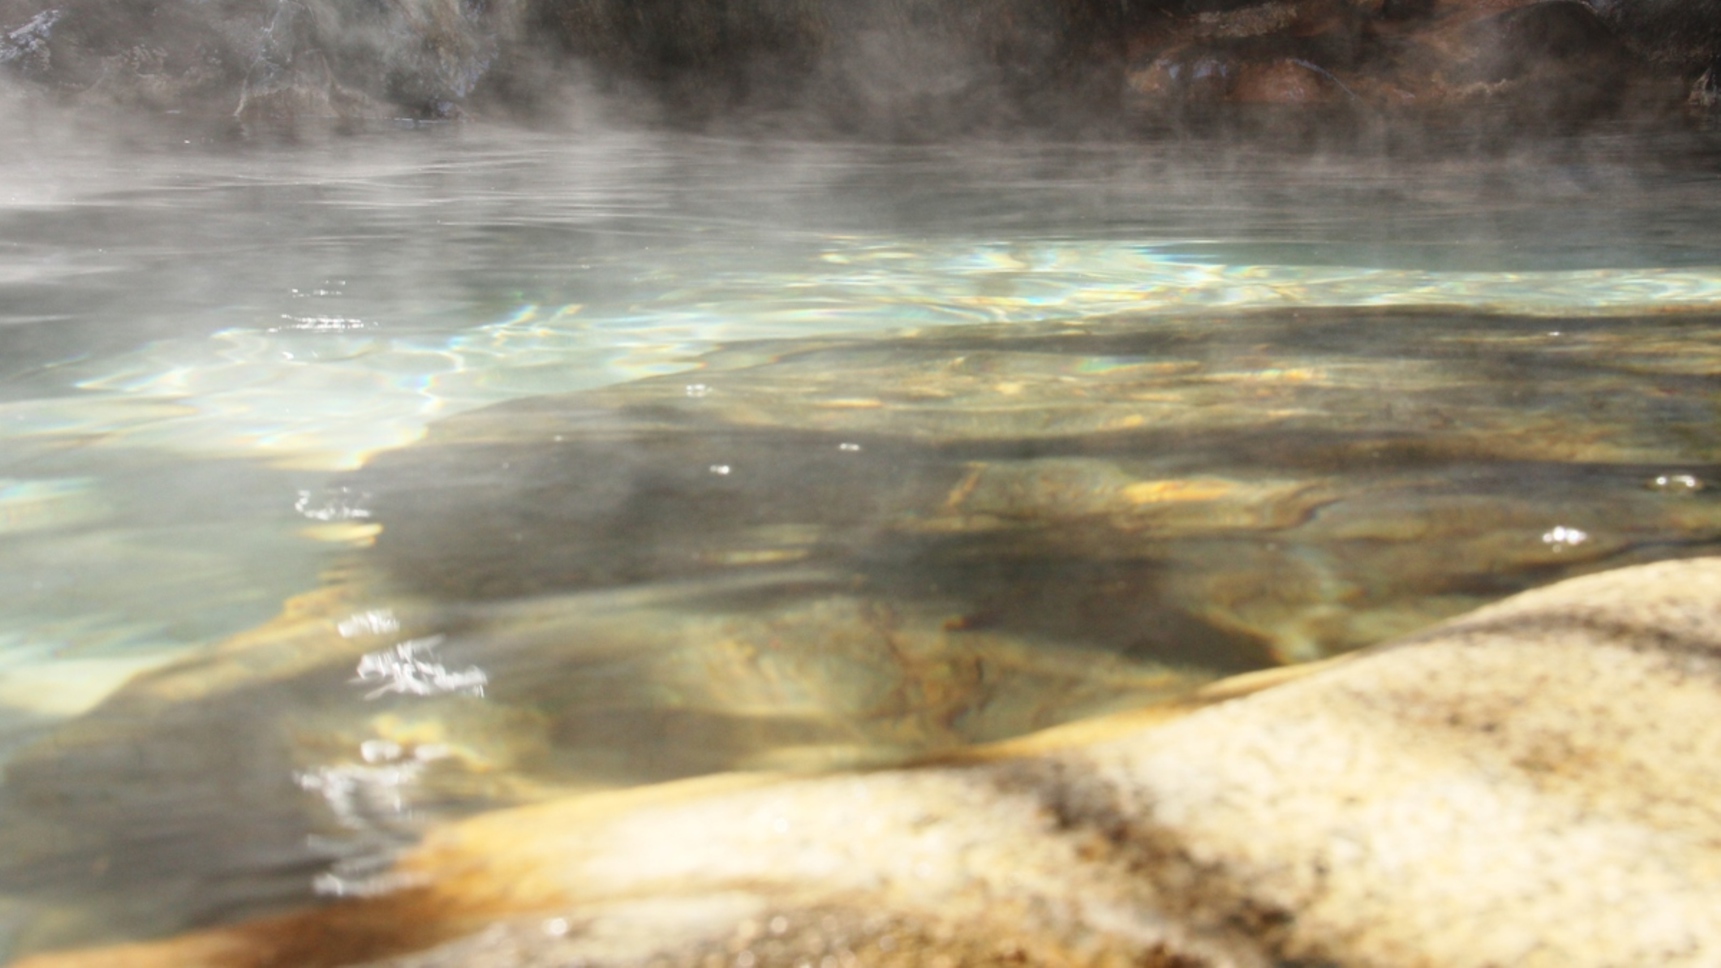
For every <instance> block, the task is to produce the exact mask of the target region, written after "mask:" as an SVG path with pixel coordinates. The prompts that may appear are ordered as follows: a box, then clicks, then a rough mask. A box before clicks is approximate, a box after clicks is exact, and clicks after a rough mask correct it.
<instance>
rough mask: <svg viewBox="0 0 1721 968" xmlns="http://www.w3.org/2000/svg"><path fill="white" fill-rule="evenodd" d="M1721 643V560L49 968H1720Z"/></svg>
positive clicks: (412, 862)
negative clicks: (374, 894) (1277, 672)
mask: <svg viewBox="0 0 1721 968" xmlns="http://www.w3.org/2000/svg"><path fill="white" fill-rule="evenodd" d="M1718 628H1721V560H1717V559H1698V560H1691V561H1684V562H1668V563H1662V564H1655V565H1647V566H1641V567H1636V568H1630V569H1624V570H1621V571H1616V572H1609V573H1603V574H1600V575H1594V576H1589V577H1586V578H1581V579H1575V580H1573V581H1570V582H1566V583H1563V584H1559V585H1555V586H1552V587H1549V588H1546V589H1542V590H1539V591H1535V592H1530V593H1527V594H1525V595H1522V596H1520V597H1518V598H1515V599H1511V600H1508V601H1506V602H1503V603H1501V604H1499V605H1496V606H1492V607H1489V608H1485V609H1482V610H1480V611H1478V612H1476V613H1474V614H1472V615H1469V616H1466V617H1464V618H1461V619H1459V620H1457V621H1454V622H1451V623H1448V624H1446V625H1443V626H1439V627H1437V628H1435V629H1432V630H1430V631H1428V632H1426V633H1423V634H1421V635H1418V636H1414V637H1412V638H1409V639H1406V640H1403V641H1401V642H1398V643H1395V644H1392V645H1389V646H1386V647H1383V648H1380V649H1376V650H1373V651H1371V652H1368V653H1364V654H1361V655H1359V656H1356V657H1354V658H1350V659H1347V660H1343V661H1341V662H1338V663H1337V664H1333V665H1330V666H1328V667H1325V668H1317V669H1315V670H1313V671H1310V672H1308V673H1307V674H1306V675H1302V676H1300V677H1297V676H1292V677H1289V678H1290V681H1284V682H1281V683H1279V684H1277V685H1275V684H1273V683H1272V682H1271V681H1266V682H1259V681H1247V680H1245V681H1239V682H1237V683H1235V684H1229V683H1227V684H1221V685H1220V686H1218V687H1214V688H1212V689H1209V690H1208V691H1207V692H1206V693H1205V694H1203V696H1202V697H1201V698H1200V699H1199V700H1197V701H1195V702H1194V703H1192V704H1191V705H1190V707H1188V708H1187V711H1186V712H1185V713H1184V714H1183V715H1181V716H1175V715H1173V716H1167V714H1165V713H1163V712H1161V713H1158V714H1146V715H1144V714H1139V713H1138V714H1125V715H1123V716H1120V717H1114V718H1112V719H1109V720H1099V721H1095V722H1090V723H1085V724H1080V725H1077V726H1072V727H1066V728H1064V729H1062V730H1058V731H1054V732H1052V733H1049V734H1045V735H1042V736H1039V737H1034V738H1031V739H1029V740H1024V741H1019V742H1016V743H1013V744H1006V745H1004V746H1001V747H995V748H991V749H983V750H980V751H977V752H975V753H972V754H969V755H967V756H965V757H964V758H963V759H962V760H961V761H957V762H949V763H945V764H941V765H940V764H932V765H925V766H921V767H918V768H911V769H904V770H893V771H882V772H873V773H863V774H854V775H839V776H830V777H824V778H813V779H776V778H772V777H770V776H765V775H753V776H746V775H733V776H728V777H714V778H709V779H705V780H698V781H690V782H686V783H680V784H672V785H668V786H663V787H656V788H646V789H642V790H636V791H631V792H627V793H622V794H607V795H602V796H598V797H588V798H576V799H573V800H568V801H562V802H552V803H547V804H544V805H541V806H535V807H529V808H525V809H521V810H515V811H504V812H500V813H495V814H490V815H486V816H482V817H478V818H475V819H473V820H470V821H466V822H464V823H460V824H456V825H453V826H450V827H446V828H444V829H441V830H439V831H437V832H435V833H434V834H433V835H432V836H430V837H429V838H428V839H427V840H426V841H425V843H424V844H423V845H422V846H421V847H419V848H417V849H415V850H414V851H412V852H411V853H410V854H408V855H407V856H406V857H405V858H404V859H403V860H402V861H401V862H400V864H399V865H398V866H397V868H396V874H397V875H398V876H399V877H400V878H401V882H402V883H404V884H415V885H417V886H413V887H407V888H405V889H403V890H401V891H400V892H398V893H396V894H392V895H388V896H384V897H381V898H377V899H373V900H369V901H362V902H356V903H350V904H347V905H343V906H337V907H334V908H331V909H329V910H327V911H324V912H320V913H316V914H312V915H306V916H300V917H293V918H286V919H280V920H275V921H269V922H260V923H256V924H252V925H247V926H240V927H237V928H233V929H228V930H223V931H218V932H214V933H209V934H202V935H193V936H189V937H187V938H184V939H180V940H172V941H167V942H161V943H157V944H151V945H140V946H132V947H128V948H122V949H108V950H102V951H97V952H91V953H88V954H75V953H74V954H67V955H62V956H49V957H41V958H36V959H28V960H26V961H24V962H22V963H21V965H22V966H28V968H73V966H83V965H103V966H119V965H125V966H135V968H144V966H156V965H161V966H166V965H173V966H176V968H186V966H211V968H214V966H222V968H238V966H247V968H262V966H288V965H293V966H308V965H331V966H332V965H347V964H356V963H361V962H362V963H366V964H371V965H376V966H389V968H432V966H454V965H460V966H467V968H470V966H496V968H522V966H528V965H530V966H549V965H567V964H582V965H592V966H611V965H614V966H621V965H642V964H657V965H690V966H692V965H707V964H713V965H715V964H746V965H756V966H772V968H775V966H790V965H799V964H808V963H811V964H820V963H825V962H826V961H827V959H828V963H830V964H869V965H898V964H900V965H928V964H946V965H974V966H981V965H1000V966H1001V965H1023V964H1026V965H1044V966H1052V965H1058V966H1063V965H1096V966H1097V965H1124V964H1128V965H1164V966H1172V965H1176V966H1209V965H1210V966H1218V965H1269V964H1284V963H1286V962H1291V963H1321V964H1332V965H1347V966H1348V965H1359V966H1360V965H1401V966H1421V965H1429V966H1434V965H1441V966H1482V965H1497V964H1528V965H1561V966H1589V965H1596V966H1600V965H1615V964H1667V965H1698V964H1707V963H1710V962H1712V961H1713V960H1714V959H1715V958H1716V957H1717V954H1718V953H1721V930H1718V929H1717V928H1716V926H1715V922H1714V920H1713V918H1712V917H1710V913H1711V912H1712V911H1714V910H1715V908H1716V905H1717V904H1718V903H1721V849H1718V848H1717V844H1721V811H1718V810H1717V808H1716V803H1717V802H1721V801H1718V800H1717V794H1721V790H1718V789H1717V773H1716V770H1715V768H1714V765H1713V764H1714V763H1715V762H1716V758H1717V756H1718V755H1721V729H1718V728H1717V727H1716V725H1715V724H1716V723H1717V722H1721V684H1718V682H1721V678H1718V677H1721V636H1718V635H1717V629H1718ZM1280 678H1281V679H1283V678H1286V677H1285V676H1282V675H1281V676H1280ZM411 949H422V950H419V951H418V952H417V953H406V952H407V951H409V950H411Z"/></svg>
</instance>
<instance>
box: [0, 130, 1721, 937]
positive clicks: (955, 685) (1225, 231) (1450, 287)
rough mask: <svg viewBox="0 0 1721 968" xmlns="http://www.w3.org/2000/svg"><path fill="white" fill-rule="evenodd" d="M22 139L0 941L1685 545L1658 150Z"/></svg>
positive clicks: (943, 740)
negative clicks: (582, 793)
mask: <svg viewBox="0 0 1721 968" xmlns="http://www.w3.org/2000/svg"><path fill="white" fill-rule="evenodd" d="M26 120H27V121H28V123H27V124H23V126H22V127H21V130H23V131H25V132H26V134H25V136H21V137H19V138H17V139H15V140H12V141H9V142H8V143H7V145H5V146H4V148H0V172H3V174H4V185H5V188H4V189H0V294H3V295H4V298H3V299H0V742H3V743H4V745H5V748H6V750H7V755H8V756H9V757H11V758H12V760H11V763H10V765H9V767H8V773H7V776H6V780H5V783H4V784H3V785H0V813H3V814H4V815H5V816H4V817H3V818H0V819H3V820H4V823H5V826H6V827H7V828H8V829H9V831H10V833H8V834H7V835H5V836H4V837H3V838H0V860H3V863H0V893H3V894H4V895H5V898H6V900H5V905H4V911H5V914H6V918H7V921H6V923H7V924H8V925H9V927H8V928H7V931H8V934H9V937H10V938H11V941H10V942H8V943H9V944H11V945H12V946H13V948H14V949H15V950H16V951H19V952H22V951H28V950H31V949H33V948H37V947H41V946H44V945H56V944H64V943H68V942H71V941H76V940H88V939H91V938H100V937H126V936H137V935H144V934H150V933H154V932H160V931H165V930H172V929H175V928H179V927H183V926H185V925H187V924H191V923H201V922H207V921H210V920H220V919H224V918H231V917H236V916H241V915H244V914H249V913H255V912H257V911H263V910H272V909H277V908H280V907H282V906H290V905H293V904H299V903H309V902H311V901H313V900H314V899H316V898H317V897H318V896H331V895H333V896H339V895H345V894H352V893H363V892H366V891H371V890H380V889H386V887H387V886H388V883H387V881H386V877H384V876H382V875H381V870H382V867H383V865H384V864H385V862H386V859H387V857H388V856H389V854H390V852H391V851H392V850H394V849H396V848H398V847H399V846H400V845H402V844H405V843H409V842H410V841H411V839H412V838H413V837H414V836H415V835H416V832H417V831H418V830H419V829H421V828H422V826H423V824H424V823H426V822H430V821H432V820H434V819H435V818H436V817H439V816H449V815H455V814H459V813H463V812H469V811H471V810H475V809H482V808H484V807H486V806H493V805H497V804H502V803H512V802H519V801H522V800H530V799H534V798H537V797H542V796H549V795H555V794H557V793H560V792H566V791H568V790H576V789H589V788H591V787H594V786H604V785H614V784H621V783H636V782H645V781H650V780H656V779H663V778H667V777H672V776H681V775H687V774H690V773H698V772H706V771H711V770H719V769H729V768H746V767H761V766H770V767H789V768H804V767H823V766H830V765H841V764H851V763H871V762H880V761H890V760H893V759H900V758H903V757H908V756H913V755H917V754H919V753H924V752H926V751H928V750H936V749H940V748H946V747H949V746H952V745H958V744H961V743H965V742H972V741H977V740H986V739H994V738H1000V737H1003V736H1007V735H1012V734H1014V733H1018V732H1022V731H1025V730H1028V729H1033V728H1038V727H1040V726H1044V725H1049V724H1051V723H1054V722H1058V721H1061V720H1064V719H1067V718H1070V717H1072V716H1076V715H1082V714H1086V713H1092V712H1099V711H1104V710H1107V709H1115V708H1121V707H1124V706H1128V705H1131V704H1137V703H1140V702H1143V701H1153V700H1157V699H1161V698H1165V697H1170V696H1175V695H1178V694H1180V693H1182V692H1184V691H1187V690H1188V689H1190V688H1193V687H1194V686H1196V685H1198V684H1199V683H1200V682H1203V681H1206V680H1207V679H1209V678H1211V677H1213V676H1215V675H1219V674H1222V673H1225V672H1230V671H1237V670H1239V669H1246V668H1253V667H1257V666H1260V665H1265V664H1270V663H1274V662H1282V661H1299V660H1303V659H1308V658H1314V657H1317V656H1320V655H1325V654H1330V653H1332V652H1335V651H1342V650H1344V649H1348V648H1353V647H1356V646H1358V645H1361V644H1365V643H1367V642H1371V641H1376V640H1378V639H1380V638H1382V637H1386V636H1389V635H1393V634H1399V633H1402V632H1405V631H1408V630H1411V629H1414V628H1417V627H1420V626H1421V625H1423V624H1425V623H1427V622H1430V621H1434V620H1437V619H1439V618H1442V617H1444V616H1446V615H1450V614H1453V613H1455V612H1457V611H1461V610H1463V609H1466V608H1469V607H1473V606H1475V605H1476V604H1479V603H1481V602H1484V601H1487V600H1491V599H1492V598H1495V597H1498V596H1500V595H1504V594H1507V593H1509V592H1511V591H1513V590H1515V589H1516V588H1519V587H1523V586H1525V585H1528V584H1534V583H1537V582H1540V581H1545V580H1549V579H1551V578H1554V577H1558V576H1560V575H1562V574H1568V573H1572V572H1575V571H1582V570H1588V569H1593V568H1599V567H1606V566H1609V565H1612V564H1618V563H1623V562H1626V561H1632V560H1645V559H1651V558H1656V557H1666V556H1674V555H1687V554H1696V553H1702V552H1704V551H1712V550H1713V549H1714V547H1715V545H1716V543H1717V541H1718V539H1721V513H1718V511H1717V508H1716V502H1715V494H1716V491H1715V490H1714V488H1715V486H1716V485H1717V484H1721V481H1718V480H1717V479H1716V467H1717V465H1718V464H1721V456H1718V450H1721V444H1717V442H1716V438H1715V434H1714V427H1715V426H1716V425H1717V424H1716V417H1717V416H1718V414H1717V406H1718V403H1721V401H1718V399H1717V390H1716V389H1715V386H1714V382H1713V378H1714V373H1715V372H1716V369H1717V366H1716V365H1717V364H1718V363H1721V358H1718V355H1717V354H1718V351H1717V350H1716V349H1715V348H1716V347H1717V346H1721V341H1718V340H1717V337H1721V232H1717V230H1716V229H1715V226H1717V225H1721V192H1717V188H1718V187H1721V168H1718V166H1717V163H1716V156H1715V155H1714V154H1713V152H1712V149H1711V148H1710V147H1709V146H1708V144H1707V142H1706V141H1705V140H1704V139H1703V138H1702V137H1701V136H1696V135H1689V136H1683V135H1682V136H1678V137H1672V136H1670V137H1669V138H1668V139H1667V140H1666V142H1665V143H1656V144H1653V145H1649V146H1648V147H1647V148H1646V147H1644V146H1643V145H1641V144H1637V145H1634V144H1633V143H1631V142H1629V141H1627V140H1626V139H1624V138H1619V139H1615V138H1610V137H1609V136H1607V135H1606V134H1599V135H1591V136H1588V137H1587V138H1585V139H1584V140H1581V141H1572V142H1560V143H1545V144H1541V145H1539V146H1537V147H1536V148H1535V149H1534V150H1530V149H1525V150H1523V151H1520V152H1516V153H1507V154H1503V155H1495V156H1490V157H1476V156H1474V155H1461V154H1450V155H1446V156H1432V157H1431V156H1423V157H1415V158H1411V157H1402V156H1395V155H1393V154H1391V153H1380V152H1373V151H1367V150H1350V151H1345V152H1331V153H1319V154H1317V153H1307V152H1304V153H1285V152H1280V151H1273V150H1268V149H1266V148H1261V147H1257V148H1241V147H1234V146H1224V145H1219V144H1214V143H1202V142H1190V143H1178V144H1139V143H1103V144H1088V145H1062V144H1060V145H1047V144H1037V143H1033V142H1024V143H1021V144H969V145H962V146H935V147H928V146H899V147H883V146H867V145H845V144H834V143H803V142H795V141H788V140H778V141H764V142H762V141H729V140H721V139H714V138H702V137H696V136H689V135H675V134H665V133H659V132H641V131H632V130H618V129H600V128H589V129H581V130H578V131H574V132H567V131H562V132H556V133H541V132H540V133H531V132H520V131H510V130H500V129H487V128H482V127H477V126H472V127H460V126H445V127H433V128H397V129H394V128H391V129H381V130H373V131H364V132H357V133H348V134H333V133H331V134H327V135H318V136H305V137H302V138H301V139H299V140H296V141H284V140H280V139H277V138H272V137H268V136H265V135H260V134H256V133H253V134H252V135H251V136H250V137H239V138H233V137H230V136H222V137H213V136H211V135H210V134H209V133H208V132H207V131H202V130H198V129H193V128H186V129H184V130H166V129H164V130H161V131H158V132H155V133H151V134H148V135H135V134H134V135H130V136H129V137H121V136H120V135H119V134H116V133H113V132H104V131H100V130H78V131H71V130H67V129H64V128H61V127H55V126H50V124H49V122H48V121H47V120H45V119H41V118H36V119H26ZM570 394H572V396H569V395H570ZM495 405H501V406H500V407H497V408H495V409H489V410H485V409H483V408H486V407H494V406H495ZM427 428H434V429H429V430H427ZM427 433H428V437H427V436H426V435H427ZM305 595H309V596H311V597H309V598H305V599H301V604H300V605H299V606H297V608H298V613H297V614H301V615H309V616H311V618H312V619H313V620H314V621H311V623H310V625H309V626H304V627H300V626H294V625H292V624H291V623H287V624H283V625H278V626H276V627H274V629H275V630H274V631H272V632H267V633H264V634H260V635H259V634H253V635H250V636H249V637H248V638H246V639H244V640H242V646H240V645H232V644H230V645H229V646H227V647H225V648H220V643H222V642H223V641H224V640H228V639H229V637H231V636H234V635H238V634H241V633H245V632H246V630H247V629H252V628H254V627H256V626H259V625H261V624H262V623H264V622H266V621H268V620H270V619H271V618H272V617H273V616H275V615H277V613H279V612H280V611H281V610H282V607H283V602H285V601H286V600H287V599H289V598H290V597H292V596H305ZM319 621H320V622H322V623H323V624H322V625H317V624H316V623H317V622H319ZM306 629H309V631H307V630H306ZM319 630H320V631H319ZM257 656H264V657H266V658H263V659H259V658H256V657H257ZM248 657H249V658H248ZM182 661H192V662H193V663H197V662H201V664H200V665H199V664H193V665H189V666H177V667H175V666H172V665H171V664H172V663H175V662H182ZM151 669H158V670H159V669H167V670H168V671H167V672H165V673H159V674H158V677H157V678H156V679H154V680H149V681H148V683H146V684H145V686H143V687H138V686H134V687H133V688H132V689H131V690H130V691H128V692H125V693H121V694H120V696H119V698H117V699H112V700H110V699H109V698H108V697H109V696H110V695H112V694H113V693H114V691H115V690H117V689H119V688H120V687H121V686H122V684H123V683H124V682H126V681H127V679H128V678H129V677H131V676H133V675H135V674H137V673H140V672H144V671H147V670H151ZM149 683H153V685H150V684H149ZM104 701H106V705H103V703H104ZM80 716H82V717H83V718H81V719H80V718H76V717H80Z"/></svg>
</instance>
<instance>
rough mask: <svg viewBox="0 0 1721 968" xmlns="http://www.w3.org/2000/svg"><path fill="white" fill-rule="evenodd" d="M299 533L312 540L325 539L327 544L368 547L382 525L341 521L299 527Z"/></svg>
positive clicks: (372, 542)
mask: <svg viewBox="0 0 1721 968" xmlns="http://www.w3.org/2000/svg"><path fill="white" fill-rule="evenodd" d="M299 533H300V534H302V535H304V536H305V537H307V538H310V539H311V540H312V541H326V542H328V543H329V544H344V545H352V546H353V547H355V548H368V547H370V546H371V545H373V544H375V543H376V536H377V535H379V534H382V525H380V524H374V523H372V524H358V523H355V522H352V521H341V522H338V523H331V524H313V525H310V526H309V527H304V528H300V529H299Z"/></svg>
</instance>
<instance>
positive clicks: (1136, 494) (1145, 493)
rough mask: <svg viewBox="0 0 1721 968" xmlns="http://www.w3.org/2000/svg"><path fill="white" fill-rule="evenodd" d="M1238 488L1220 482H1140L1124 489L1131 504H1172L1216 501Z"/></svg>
mask: <svg viewBox="0 0 1721 968" xmlns="http://www.w3.org/2000/svg"><path fill="white" fill-rule="evenodd" d="M1234 490H1236V487H1235V486H1234V485H1233V484H1231V482H1229V481H1220V480H1212V479H1207V480H1199V479H1197V480H1172V481H1138V482H1136V483H1134V484H1131V485H1129V486H1128V487H1126V488H1124V489H1123V496H1124V499H1125V500H1127V501H1129V503H1131V504H1171V503H1178V502H1183V501H1216V500H1218V499H1219V498H1222V497H1225V496H1226V495H1228V494H1230V493H1231V492H1232V491H1234Z"/></svg>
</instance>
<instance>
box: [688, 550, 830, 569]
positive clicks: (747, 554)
mask: <svg viewBox="0 0 1721 968" xmlns="http://www.w3.org/2000/svg"><path fill="white" fill-rule="evenodd" d="M805 557H807V551H806V549H805V548H758V549H754V550H751V551H725V552H722V553H721V554H714V555H708V556H705V557H704V558H703V559H702V560H705V561H708V562H710V563H712V564H716V565H770V564H778V563H781V562H786V561H800V560H801V559H803V558H805Z"/></svg>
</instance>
